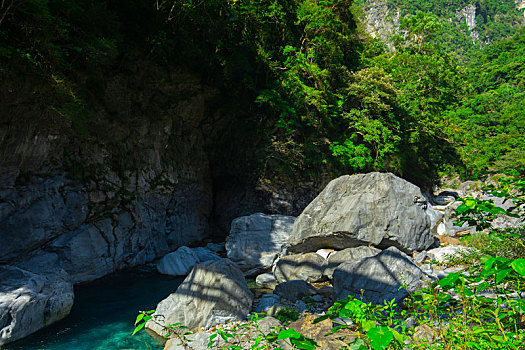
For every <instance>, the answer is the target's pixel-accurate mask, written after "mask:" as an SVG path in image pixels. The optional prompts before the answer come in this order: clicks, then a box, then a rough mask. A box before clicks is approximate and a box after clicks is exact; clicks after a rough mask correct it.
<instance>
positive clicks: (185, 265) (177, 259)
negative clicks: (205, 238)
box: [157, 246, 221, 276]
mask: <svg viewBox="0 0 525 350" xmlns="http://www.w3.org/2000/svg"><path fill="white" fill-rule="evenodd" d="M220 259H221V258H220V257H219V256H217V255H216V254H214V253H212V252H211V251H210V250H208V249H206V248H203V247H198V248H188V247H186V246H183V247H180V248H179V249H177V250H176V251H174V252H173V253H169V254H167V255H165V256H164V257H163V258H162V259H160V261H159V262H158V263H157V270H158V271H159V272H160V273H162V274H165V275H172V276H184V275H187V274H188V272H190V271H191V269H192V268H193V266H195V265H197V264H198V263H201V262H205V261H210V260H220Z"/></svg>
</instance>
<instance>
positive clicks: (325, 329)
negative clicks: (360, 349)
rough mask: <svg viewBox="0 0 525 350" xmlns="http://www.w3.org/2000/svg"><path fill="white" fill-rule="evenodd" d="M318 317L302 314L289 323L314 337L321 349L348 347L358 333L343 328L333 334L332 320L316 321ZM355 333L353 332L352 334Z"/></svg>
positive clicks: (290, 326)
mask: <svg viewBox="0 0 525 350" xmlns="http://www.w3.org/2000/svg"><path fill="white" fill-rule="evenodd" d="M316 318H317V316H315V315H304V316H301V317H300V318H299V319H298V320H297V321H294V322H292V323H290V324H289V326H288V327H289V328H291V329H294V330H296V331H297V332H299V333H301V334H302V335H304V336H305V337H308V338H311V339H313V340H314V341H315V342H316V343H317V344H318V345H319V348H320V349H326V350H339V349H343V348H346V347H347V346H348V344H349V343H351V342H353V341H354V340H355V339H356V338H357V335H356V334H355V332H350V331H347V330H345V329H341V330H340V331H339V332H337V333H334V334H332V332H331V331H332V328H333V324H332V320H323V321H321V322H318V323H314V320H315V319H316ZM352 333H353V334H352Z"/></svg>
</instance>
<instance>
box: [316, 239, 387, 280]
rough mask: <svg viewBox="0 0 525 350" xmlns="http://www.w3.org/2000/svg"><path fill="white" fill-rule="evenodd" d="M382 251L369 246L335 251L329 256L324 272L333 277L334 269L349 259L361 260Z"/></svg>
mask: <svg viewBox="0 0 525 350" xmlns="http://www.w3.org/2000/svg"><path fill="white" fill-rule="evenodd" d="M380 252H381V251H380V250H379V249H377V248H374V247H367V246H361V247H355V248H346V249H343V250H340V251H337V252H333V253H332V254H330V255H329V256H328V259H327V261H326V263H325V266H324V270H323V274H324V275H325V276H326V277H328V278H330V279H331V278H332V274H333V273H334V270H335V269H336V268H337V267H338V266H339V265H341V264H342V263H345V262H348V261H359V260H361V259H363V258H366V257H368V256H374V255H377V254H379V253H380Z"/></svg>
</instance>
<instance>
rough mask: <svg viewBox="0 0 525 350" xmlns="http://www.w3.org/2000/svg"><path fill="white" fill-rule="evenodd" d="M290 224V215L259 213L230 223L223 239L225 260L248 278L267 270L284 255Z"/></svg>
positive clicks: (291, 222) (293, 219) (290, 229)
mask: <svg viewBox="0 0 525 350" xmlns="http://www.w3.org/2000/svg"><path fill="white" fill-rule="evenodd" d="M294 221H295V218H294V217H293V216H284V215H266V214H262V213H257V214H253V215H250V216H243V217H240V218H237V219H235V220H233V221H232V225H231V230H230V235H229V236H228V237H227V238H226V251H227V256H228V258H229V259H231V260H232V261H234V262H236V263H237V264H238V265H239V266H240V268H241V269H242V270H244V271H247V274H249V275H253V274H256V273H257V272H261V271H263V270H265V269H269V268H270V267H271V266H272V264H273V262H274V261H275V259H276V258H277V257H278V256H281V255H284V253H285V252H286V249H287V248H288V238H289V236H290V232H291V231H292V225H293V223H294Z"/></svg>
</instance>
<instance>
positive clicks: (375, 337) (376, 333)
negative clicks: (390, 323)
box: [366, 326, 394, 350]
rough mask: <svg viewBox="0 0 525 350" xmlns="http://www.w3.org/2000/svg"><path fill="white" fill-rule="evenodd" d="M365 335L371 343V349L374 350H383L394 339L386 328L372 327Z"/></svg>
mask: <svg viewBox="0 0 525 350" xmlns="http://www.w3.org/2000/svg"><path fill="white" fill-rule="evenodd" d="M366 335H367V336H368V338H369V339H370V340H371V341H372V344H371V345H372V348H374V350H384V349H386V348H387V346H388V345H389V344H390V343H391V342H392V340H393V339H394V334H393V333H392V331H391V330H390V328H388V327H383V326H379V327H374V328H372V329H370V330H369V331H368V332H367V333H366Z"/></svg>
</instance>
